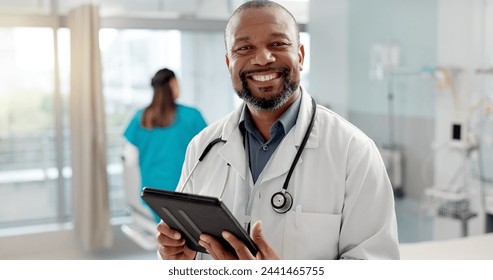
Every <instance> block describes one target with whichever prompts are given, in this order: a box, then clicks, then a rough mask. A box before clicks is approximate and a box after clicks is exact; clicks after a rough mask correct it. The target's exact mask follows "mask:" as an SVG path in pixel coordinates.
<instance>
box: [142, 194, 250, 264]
mask: <svg viewBox="0 0 493 280" xmlns="http://www.w3.org/2000/svg"><path fill="white" fill-rule="evenodd" d="M141 196H142V198H143V199H144V201H146V202H147V204H148V205H149V206H150V207H151V208H152V210H153V211H154V212H156V214H157V215H158V216H159V217H160V218H161V219H162V220H163V221H164V222H165V223H166V224H168V225H169V226H170V227H171V228H173V229H176V230H178V231H179V232H181V234H182V236H183V237H184V238H185V242H186V244H187V246H188V248H190V249H192V250H195V251H197V252H202V253H207V252H206V251H205V249H204V248H203V247H202V246H200V245H199V243H198V242H199V236H200V234H202V233H207V234H209V235H211V236H213V237H214V238H216V239H217V240H218V241H219V242H220V243H221V244H222V245H223V247H224V248H225V249H227V250H229V251H230V252H231V253H232V254H234V255H236V253H235V250H234V249H233V247H231V245H229V243H228V242H227V241H226V240H225V239H224V238H223V237H222V236H221V232H222V231H224V230H226V231H229V232H231V233H232V234H234V235H235V236H236V237H237V238H238V239H240V240H242V241H243V243H245V245H246V246H247V247H248V249H250V252H251V253H252V255H254V256H255V255H256V254H257V251H258V249H257V246H256V245H255V243H253V241H252V240H251V238H250V236H249V235H248V234H247V233H246V231H245V230H244V229H243V227H241V225H240V224H239V223H238V221H237V220H236V219H235V218H234V217H233V215H232V214H231V212H229V210H228V208H226V206H225V205H224V204H223V203H222V201H221V200H219V199H218V198H216V197H209V196H202V195H195V194H187V193H180V192H173V191H166V190H160V189H154V188H149V187H145V188H144V189H143V190H142V194H141Z"/></svg>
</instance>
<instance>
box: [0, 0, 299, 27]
mask: <svg viewBox="0 0 493 280" xmlns="http://www.w3.org/2000/svg"><path fill="white" fill-rule="evenodd" d="M274 1H276V2H278V3H280V4H282V5H283V6H285V7H286V8H287V9H288V10H290V11H291V12H292V13H293V15H294V16H295V17H296V18H297V20H298V21H299V22H300V23H306V22H307V21H308V5H309V0H274ZM243 2H245V1H244V0H0V14H2V13H3V14H6V13H8V14H12V13H14V14H15V13H20V14H31V13H33V14H51V13H52V10H53V7H56V10H57V11H58V14H62V15H63V14H66V13H67V12H68V11H69V10H70V9H72V8H73V7H75V6H77V5H80V4H83V3H96V4H99V5H100V12H101V16H102V17H126V16H127V17H147V18H170V19H174V18H183V19H185V18H198V19H227V18H228V16H229V15H230V14H231V12H232V11H233V10H234V9H235V8H237V7H238V6H239V5H241V4H242V3H243Z"/></svg>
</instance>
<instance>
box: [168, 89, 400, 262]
mask: <svg viewBox="0 0 493 280" xmlns="http://www.w3.org/2000/svg"><path fill="white" fill-rule="evenodd" d="M241 110H242V106H240V107H239V108H238V109H237V110H235V111H234V112H232V113H231V114H229V115H228V116H226V117H225V118H223V119H221V120H219V121H217V122H215V123H213V124H211V125H209V126H208V127H207V128H205V129H204V130H203V131H202V132H201V133H200V134H199V135H197V136H196V137H195V138H194V139H193V140H192V141H191V143H190V144H189V147H188V150H187V155H186V158H185V163H184V165H183V171H182V175H181V179H180V183H179V184H178V188H177V189H180V188H181V187H183V182H184V181H185V178H186V177H187V176H188V174H189V173H190V171H191V170H192V167H193V166H194V164H195V163H196V162H197V159H198V157H199V156H200V154H201V153H202V152H203V151H204V149H205V147H206V146H207V145H208V144H209V143H210V142H211V141H212V140H213V139H216V138H218V137H220V136H221V137H222V138H223V139H225V140H227V142H226V143H225V144H224V143H219V144H217V145H216V146H214V147H213V148H212V150H211V151H210V152H209V153H208V154H207V156H206V157H205V159H204V160H203V161H202V162H200V163H199V164H198V166H197V168H196V169H195V171H194V173H193V174H192V176H191V178H190V180H189V182H188V183H187V184H186V186H185V187H184V192H193V193H197V194H201V195H208V196H220V194H221V193H222V192H223V191H224V195H223V197H222V200H223V202H224V203H225V204H226V205H227V207H228V208H229V209H230V211H231V212H232V213H233V215H234V216H235V217H236V218H237V219H238V221H239V222H240V223H247V222H248V221H250V220H251V222H252V224H253V223H254V222H255V221H257V220H262V224H263V234H264V236H265V237H266V238H267V240H268V242H269V243H270V244H271V246H272V247H273V248H274V249H275V250H276V251H277V253H278V254H279V255H280V257H281V258H282V259H339V258H345V259H398V258H399V248H398V238H397V223H396V217H395V210H394V199H393V192H392V186H391V184H390V181H389V178H388V176H387V172H386V170H385V167H384V164H383V161H382V159H381V156H380V153H379V152H378V149H377V147H376V146H375V144H374V142H373V141H372V140H371V139H370V138H368V137H367V136H366V135H365V134H364V133H363V132H361V131H360V130H359V129H357V128H356V127H354V126H353V125H352V124H350V123H349V122H347V121H346V120H344V119H343V118H341V117H340V116H338V115H337V114H335V113H334V112H332V111H330V110H328V109H326V108H324V107H322V106H318V107H317V112H316V118H315V123H314V127H313V130H312V132H311V134H310V138H309V140H308V142H307V144H306V147H305V150H304V151H303V154H302V156H301V158H300V160H299V161H298V163H297V166H296V168H295V169H294V173H293V175H292V177H291V181H290V183H289V187H288V191H289V192H290V193H291V194H292V196H293V200H294V203H293V207H292V208H291V210H290V211H289V212H287V213H286V214H279V213H276V212H274V210H273V209H272V206H271V197H272V195H273V194H274V193H276V192H279V191H280V190H281V189H282V185H283V183H284V180H285V178H286V175H287V172H288V170H289V168H290V166H291V163H292V162H293V159H294V156H295V154H296V151H297V149H298V147H299V145H300V143H301V141H302V139H303V136H304V134H305V132H306V130H307V127H308V123H309V121H310V117H311V111H312V105H311V97H310V96H309V95H308V93H306V91H303V94H302V100H301V107H300V111H299V115H298V119H297V122H296V124H295V126H294V127H293V129H291V130H290V131H289V132H288V134H287V135H286V136H285V138H284V139H283V140H282V142H281V143H280V145H279V146H278V148H277V150H276V152H275V153H274V154H273V155H272V157H271V159H270V160H269V162H268V163H267V164H266V166H265V168H264V170H263V172H262V173H261V174H260V176H259V178H258V179H257V182H256V184H253V180H252V176H251V172H250V171H249V169H247V163H246V162H247V160H246V156H247V155H246V153H245V149H244V145H243V136H242V134H241V132H240V129H239V127H238V121H239V117H240V114H241ZM247 170H248V172H247ZM245 173H247V174H245ZM245 180H246V182H245ZM249 216H250V217H251V218H249ZM202 257H204V258H207V257H208V256H207V255H201V254H199V256H198V258H202Z"/></svg>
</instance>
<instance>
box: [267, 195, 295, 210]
mask: <svg viewBox="0 0 493 280" xmlns="http://www.w3.org/2000/svg"><path fill="white" fill-rule="evenodd" d="M270 202H271V204H272V208H273V209H274V211H276V212H277V213H279V214H284V213H286V212H288V211H289V210H290V209H291V207H292V206H293V197H292V196H291V194H290V193H289V192H276V193H275V194H274V195H272V198H271V200H270Z"/></svg>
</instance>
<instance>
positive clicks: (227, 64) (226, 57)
mask: <svg viewBox="0 0 493 280" xmlns="http://www.w3.org/2000/svg"><path fill="white" fill-rule="evenodd" d="M224 58H225V59H226V66H227V67H228V69H229V56H228V53H226V54H225V55H224Z"/></svg>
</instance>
